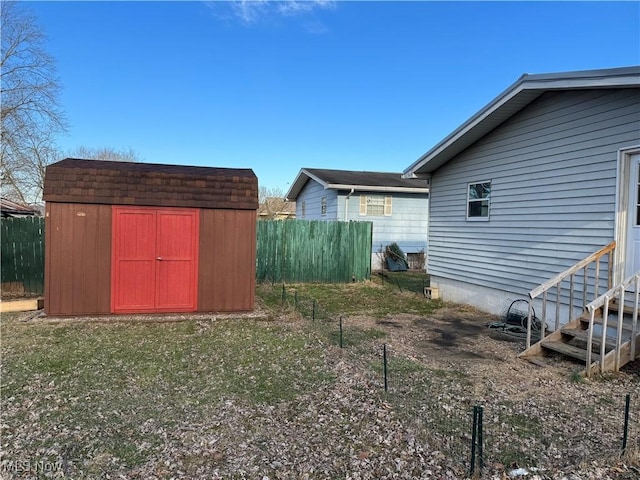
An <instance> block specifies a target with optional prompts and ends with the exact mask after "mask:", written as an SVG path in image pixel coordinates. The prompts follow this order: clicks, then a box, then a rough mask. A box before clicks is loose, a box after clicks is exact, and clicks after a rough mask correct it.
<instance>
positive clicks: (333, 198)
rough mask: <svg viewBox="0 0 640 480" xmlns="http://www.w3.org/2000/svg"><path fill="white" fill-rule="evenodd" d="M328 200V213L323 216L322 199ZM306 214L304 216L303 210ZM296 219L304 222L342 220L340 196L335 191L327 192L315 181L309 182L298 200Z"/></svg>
mask: <svg viewBox="0 0 640 480" xmlns="http://www.w3.org/2000/svg"><path fill="white" fill-rule="evenodd" d="M323 197H325V198H326V199H327V213H326V215H322V211H321V209H322V198H323ZM303 204H304V208H305V214H304V215H303V214H302V208H303ZM296 218H299V219H302V220H340V219H339V218H338V195H337V192H336V191H335V190H325V189H324V187H323V186H322V185H320V184H319V183H318V182H315V181H312V180H310V181H308V182H307V183H306V184H305V186H304V187H303V189H302V191H301V192H300V195H298V198H297V199H296Z"/></svg>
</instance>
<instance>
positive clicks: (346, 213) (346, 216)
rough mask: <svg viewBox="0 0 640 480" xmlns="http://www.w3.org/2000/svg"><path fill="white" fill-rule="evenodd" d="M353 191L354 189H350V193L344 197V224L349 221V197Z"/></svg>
mask: <svg viewBox="0 0 640 480" xmlns="http://www.w3.org/2000/svg"><path fill="white" fill-rule="evenodd" d="M354 190H355V189H354V188H352V189H351V191H350V192H349V193H348V194H347V196H346V197H344V221H345V222H348V221H349V197H350V196H351V195H353V191H354Z"/></svg>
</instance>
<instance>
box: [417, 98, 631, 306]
mask: <svg viewBox="0 0 640 480" xmlns="http://www.w3.org/2000/svg"><path fill="white" fill-rule="evenodd" d="M639 143H640V92H638V91H637V90H636V91H632V90H613V89H609V90H585V91H561V92H550V93H546V94H544V95H542V96H541V97H540V98H538V99H537V100H535V101H534V102H532V103H531V104H530V105H529V106H527V107H525V108H524V109H523V110H522V111H520V112H519V113H517V114H516V115H514V116H513V117H512V118H511V119H509V120H507V121H506V122H505V123H503V124H502V125H501V126H499V127H498V128H496V129H495V130H493V131H492V132H490V133H489V134H488V135H486V136H485V137H483V138H482V139H481V140H479V141H478V142H476V143H475V144H474V145H472V146H471V147H469V148H467V149H466V150H464V151H463V152H462V153H461V154H459V155H458V156H457V157H455V158H454V159H452V160H450V161H449V162H447V163H446V164H445V165H443V166H442V167H441V168H440V169H438V170H436V171H435V172H434V173H433V176H432V179H431V193H432V196H431V200H430V202H431V204H430V223H429V252H428V268H429V271H430V273H431V274H432V275H433V276H434V277H439V278H440V279H442V281H443V283H450V282H451V281H459V282H468V283H472V284H475V285H480V286H484V287H487V289H492V290H495V289H498V290H502V291H504V292H511V293H514V294H516V295H521V296H524V295H526V294H527V292H528V291H530V290H531V289H532V288H534V287H535V286H537V285H539V284H541V283H543V282H544V281H546V280H548V279H549V278H551V277H552V276H554V275H555V274H557V273H559V272H561V271H562V270H564V269H566V268H568V267H570V266H571V265H573V264H574V263H575V262H576V261H578V260H580V259H582V258H584V257H585V256H587V255H588V254H590V253H592V252H595V251H596V250H598V249H600V248H601V247H603V246H604V245H606V244H608V243H610V242H611V241H613V239H614V216H615V213H614V212H615V201H616V198H615V195H616V169H617V152H618V150H619V149H620V148H623V147H629V146H633V145H638V144H639ZM487 180H490V181H491V204H490V216H489V220H488V221H467V219H466V207H467V185H468V183H469V182H478V181H487ZM504 307H505V305H500V306H496V310H499V309H501V308H504Z"/></svg>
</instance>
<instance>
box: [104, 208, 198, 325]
mask: <svg viewBox="0 0 640 480" xmlns="http://www.w3.org/2000/svg"><path fill="white" fill-rule="evenodd" d="M198 218H199V216H198V211H197V210H187V209H171V208H167V209H157V208H138V207H113V272H112V281H113V283H112V286H111V292H112V294H111V301H112V310H113V311H114V312H116V313H123V312H183V311H194V310H196V301H197V294H196V292H197V265H198V258H197V257H198V255H197V252H198V248H197V247H198V243H197V241H198Z"/></svg>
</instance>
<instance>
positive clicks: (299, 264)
mask: <svg viewBox="0 0 640 480" xmlns="http://www.w3.org/2000/svg"><path fill="white" fill-rule="evenodd" d="M371 225H372V224H371V222H337V221H336V222H326V221H320V220H311V221H308V220H285V221H278V220H265V221H259V222H258V229H257V235H258V247H257V248H258V250H257V268H256V276H257V280H258V282H290V283H304V282H323V283H341V282H351V281H354V280H364V279H367V278H369V277H370V275H371Z"/></svg>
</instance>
